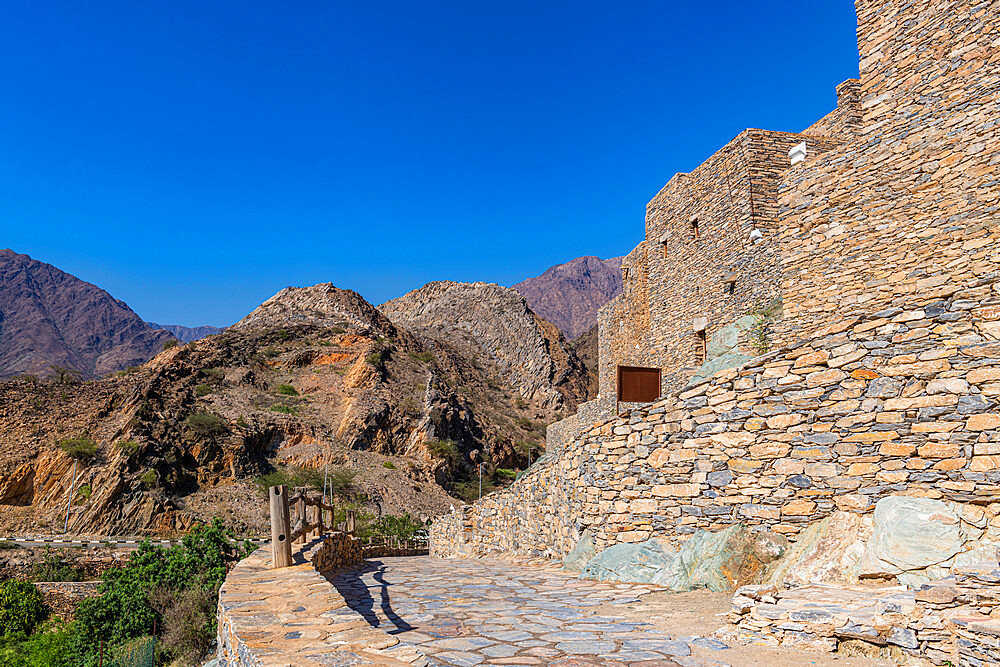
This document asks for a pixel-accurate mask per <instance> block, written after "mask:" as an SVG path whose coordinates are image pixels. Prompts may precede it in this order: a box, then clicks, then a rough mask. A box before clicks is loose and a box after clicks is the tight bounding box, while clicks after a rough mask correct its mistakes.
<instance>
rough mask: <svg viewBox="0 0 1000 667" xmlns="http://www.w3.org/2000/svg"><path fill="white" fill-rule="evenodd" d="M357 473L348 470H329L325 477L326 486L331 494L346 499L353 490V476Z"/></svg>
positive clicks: (342, 468) (341, 468) (339, 468)
mask: <svg viewBox="0 0 1000 667" xmlns="http://www.w3.org/2000/svg"><path fill="white" fill-rule="evenodd" d="M356 474H357V473H356V472H354V471H353V470H351V469H350V468H344V467H340V466H338V467H336V468H330V472H329V474H328V475H327V481H326V486H327V489H328V490H329V491H330V493H331V494H333V495H335V496H340V497H341V498H347V497H349V496H350V495H351V492H352V491H353V490H354V476H355V475H356Z"/></svg>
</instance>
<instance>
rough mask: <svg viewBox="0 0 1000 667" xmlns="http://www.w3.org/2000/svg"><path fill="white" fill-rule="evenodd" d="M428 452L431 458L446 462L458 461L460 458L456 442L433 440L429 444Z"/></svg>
mask: <svg viewBox="0 0 1000 667" xmlns="http://www.w3.org/2000/svg"><path fill="white" fill-rule="evenodd" d="M427 451H429V452H430V453H431V456H434V457H437V458H439V459H444V460H446V461H452V462H453V461H457V460H458V457H459V453H458V446H457V445H456V444H455V441H454V440H431V441H430V442H428V443H427Z"/></svg>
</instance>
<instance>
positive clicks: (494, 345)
mask: <svg viewBox="0 0 1000 667" xmlns="http://www.w3.org/2000/svg"><path fill="white" fill-rule="evenodd" d="M381 310H382V311H383V312H384V313H385V314H386V315H388V316H389V318H390V319H391V320H392V321H393V322H395V323H397V324H399V325H400V326H405V327H407V328H410V329H411V330H413V331H414V332H417V333H418V334H419V335H420V336H421V338H423V339H425V340H430V341H434V342H435V343H437V344H445V343H447V344H451V345H454V346H455V347H456V348H458V349H461V350H463V351H464V352H465V353H466V354H467V355H468V356H469V357H470V358H478V359H480V360H481V361H482V363H483V364H484V371H485V372H487V373H488V374H490V375H496V376H498V377H499V378H501V379H502V380H503V381H504V382H505V383H506V384H508V385H509V386H511V387H512V388H514V389H515V390H516V391H517V392H518V394H519V395H520V398H521V399H523V400H524V401H527V402H530V403H532V404H533V405H535V406H536V407H537V409H539V410H540V411H542V412H543V413H544V414H545V415H546V416H549V415H551V414H556V413H558V412H560V411H562V410H564V409H565V408H567V407H568V408H570V409H571V410H572V408H574V407H575V406H576V403H577V402H579V401H580V400H581V398H582V397H584V396H586V383H585V380H584V378H585V376H586V371H585V369H584V368H583V366H582V365H581V364H580V363H579V361H578V360H577V359H576V357H575V355H574V354H573V353H572V352H571V350H570V348H569V346H568V345H567V344H566V341H565V340H564V339H563V337H562V335H561V333H560V332H559V330H558V329H557V328H556V327H554V326H553V325H552V324H551V323H549V322H546V321H545V320H543V319H542V318H541V317H539V316H538V315H536V314H535V313H533V312H532V311H531V309H530V308H528V304H527V303H526V301H525V299H524V297H522V296H521V295H520V294H518V293H517V292H515V291H514V290H512V289H508V288H505V287H500V286H499V285H495V284H490V283H456V282H448V281H441V282H432V283H428V284H427V285H425V286H423V287H421V288H420V289H417V290H413V291H412V292H409V293H407V294H405V295H403V296H401V297H399V298H398V299H393V300H392V301H389V302H387V303H384V304H382V306H381Z"/></svg>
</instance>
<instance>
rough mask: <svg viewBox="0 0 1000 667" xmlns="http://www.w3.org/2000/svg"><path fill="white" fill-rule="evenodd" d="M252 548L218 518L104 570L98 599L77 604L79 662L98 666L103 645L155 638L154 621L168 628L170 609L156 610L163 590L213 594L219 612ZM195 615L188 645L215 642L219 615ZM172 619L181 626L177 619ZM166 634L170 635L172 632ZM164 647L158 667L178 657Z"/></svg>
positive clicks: (147, 545)
mask: <svg viewBox="0 0 1000 667" xmlns="http://www.w3.org/2000/svg"><path fill="white" fill-rule="evenodd" d="M252 550H253V547H252V546H251V545H249V544H246V543H244V544H242V545H241V544H239V543H237V542H236V540H235V539H234V536H233V534H232V532H231V531H230V530H228V529H226V528H224V527H223V525H222V522H221V521H220V520H219V519H216V520H214V521H212V523H211V525H208V526H198V527H196V528H194V529H192V530H191V532H190V533H188V534H187V535H185V536H184V538H183V539H182V541H181V544H177V545H174V546H172V547H170V548H164V547H160V546H153V545H152V544H150V543H149V541H148V540H147V541H145V542H143V543H142V544H141V545H139V548H137V549H136V550H135V551H134V552H133V553H132V555H131V557H130V558H129V560H128V564H127V565H126V566H125V567H124V568H120V569H119V568H115V569H111V570H108V571H107V572H105V574H104V577H103V581H102V583H101V586H100V589H99V595H98V596H97V597H93V598H88V599H86V600H83V601H82V602H80V604H79V605H78V606H77V609H76V621H75V627H76V632H77V638H76V639H77V642H76V643H77V647H78V651H79V653H80V657H81V659H80V660H79V664H89V663H90V662H91V661H94V662H96V660H94V659H95V658H96V657H97V654H98V651H99V649H100V644H101V642H102V641H103V642H106V643H107V645H109V646H120V645H122V644H124V643H126V642H128V641H129V640H132V639H136V638H139V637H145V636H148V635H151V634H152V632H153V625H154V623H158V624H159V627H163V626H164V622H165V619H166V614H167V613H168V611H169V610H168V609H167V607H166V606H163V607H162V611H161V610H158V609H157V607H156V606H154V600H153V598H154V597H156V596H157V595H162V594H161V593H158V591H163V590H166V591H170V592H171V593H172V595H173V596H174V597H175V598H177V599H178V600H186V599H188V597H189V596H190V597H191V598H198V597H199V595H198V594H189V593H187V592H186V591H187V590H189V589H194V590H195V591H202V592H204V593H206V594H207V595H208V597H209V599H210V600H211V603H212V608H213V609H214V607H215V605H216V604H218V593H219V587H220V586H221V584H222V581H223V580H224V579H225V576H226V571H227V569H228V568H229V566H230V565H232V564H233V563H235V562H237V561H239V560H240V559H242V558H243V557H244V556H246V555H247V554H248V553H250V551H252ZM194 608H195V611H197V610H199V609H200V610H202V611H204V608H205V605H203V604H201V603H198V604H195V605H194ZM180 615H181V616H184V614H180ZM192 617H193V618H194V619H196V620H195V622H194V623H193V624H191V625H186V626H184V627H185V629H184V632H183V633H181V634H182V635H183V636H187V637H189V638H190V639H189V640H186V641H190V642H191V644H199V645H206V644H204V642H207V643H208V644H210V643H211V641H212V639H213V638H214V636H215V614H214V613H211V614H208V616H207V617H206V616H205V615H204V614H201V615H200V616H199V614H198V613H193V614H191V615H189V618H192ZM171 618H172V619H173V620H172V622H176V617H175V616H171ZM198 619H200V620H201V621H203V623H202V622H198ZM167 625H168V626H169V625H170V623H167ZM166 631H167V632H170V631H171V628H169V627H168V628H167V630H166ZM189 633H190V634H189ZM191 635H196V636H194V637H191ZM191 644H185V645H178V646H177V647H176V650H177V651H181V652H182V651H185V650H187V648H188V647H189V646H190V645H191ZM161 646H163V650H164V653H165V654H166V655H165V656H164V657H165V658H166V659H164V660H157V664H168V663H169V662H170V660H173V659H174V658H175V656H174V651H175V647H174V646H173V645H171V644H169V643H168V642H167V641H164V642H163V643H162V644H161Z"/></svg>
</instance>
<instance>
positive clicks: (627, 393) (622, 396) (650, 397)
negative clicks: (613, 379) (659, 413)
mask: <svg viewBox="0 0 1000 667" xmlns="http://www.w3.org/2000/svg"><path fill="white" fill-rule="evenodd" d="M659 397H660V369H659V368H640V367H638V366H619V367H618V400H619V401H621V402H623V403H649V402H650V401H655V400H656V399H658V398H659Z"/></svg>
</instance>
